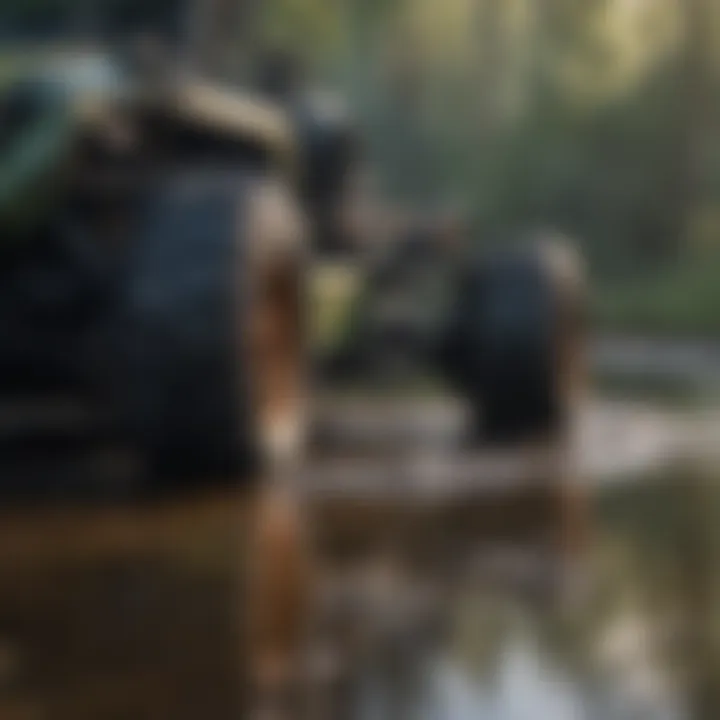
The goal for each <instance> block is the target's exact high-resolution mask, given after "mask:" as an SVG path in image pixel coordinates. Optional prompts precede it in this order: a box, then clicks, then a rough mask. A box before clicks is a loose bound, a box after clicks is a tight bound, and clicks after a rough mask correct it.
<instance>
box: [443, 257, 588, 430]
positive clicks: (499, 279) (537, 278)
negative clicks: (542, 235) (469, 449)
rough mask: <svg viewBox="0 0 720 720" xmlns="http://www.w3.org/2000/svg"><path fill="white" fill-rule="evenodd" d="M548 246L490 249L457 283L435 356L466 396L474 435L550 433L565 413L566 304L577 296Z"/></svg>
mask: <svg viewBox="0 0 720 720" xmlns="http://www.w3.org/2000/svg"><path fill="white" fill-rule="evenodd" d="M548 252H549V251H548V249H547V248H546V247H545V246H543V245H540V244H533V245H529V246H523V247H518V248H513V249H505V250H501V251H496V252H494V253H490V254H488V255H487V256H486V257H485V258H483V259H482V260H481V261H480V262H478V263H475V264H473V265H471V266H470V267H469V268H468V270H467V271H466V273H465V276H464V278H463V280H462V282H461V284H460V289H459V292H458V295H457V299H456V302H455V306H454V309H453V311H452V313H451V317H450V322H449V324H448V328H447V332H446V333H445V337H444V339H443V342H442V344H441V355H440V364H441V367H442V369H443V371H444V374H445V375H446V377H447V378H448V379H449V381H450V382H451V384H452V385H454V387H455V388H456V390H457V391H458V392H459V393H460V394H461V395H463V397H465V398H466V399H467V401H468V402H469V404H470V406H471V408H472V412H473V416H474V422H475V428H474V430H475V432H474V436H475V437H476V438H479V439H482V440H483V441H487V442H500V443H503V442H518V441H521V440H525V439H530V438H533V437H537V436H544V435H548V434H552V433H556V432H558V431H560V430H562V429H563V428H564V427H565V426H566V424H567V421H568V419H569V418H568V411H569V408H570V405H571V403H570V398H569V397H568V392H569V390H568V387H569V384H568V383H567V382H566V381H567V379H568V377H567V374H568V373H570V372H571V371H572V369H571V368H570V367H569V366H568V364H567V362H566V361H567V357H566V355H567V353H566V352H565V350H566V347H567V340H568V337H569V335H570V334H571V333H573V332H574V330H575V328H574V327H570V324H569V322H568V321H569V319H570V318H571V317H574V316H575V312H574V310H576V309H577V308H575V307H571V306H574V305H576V304H578V303H579V302H580V300H579V298H578V297H577V296H576V294H575V293H569V292H567V290H568V287H567V286H568V284H569V283H570V279H569V278H568V277H565V276H563V275H562V274H561V273H559V272H557V271H556V269H555V268H554V266H553V263H552V262H550V261H549V256H548ZM572 282H573V283H574V282H575V279H573V280H572ZM569 310H573V312H568V311H569ZM573 340H574V338H573ZM570 363H572V358H570Z"/></svg>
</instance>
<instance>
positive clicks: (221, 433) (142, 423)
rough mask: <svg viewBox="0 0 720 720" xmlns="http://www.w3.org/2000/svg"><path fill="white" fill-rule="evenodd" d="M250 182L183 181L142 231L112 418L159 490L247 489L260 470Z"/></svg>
mask: <svg viewBox="0 0 720 720" xmlns="http://www.w3.org/2000/svg"><path fill="white" fill-rule="evenodd" d="M257 182H258V181H256V180H253V179H252V178H249V177H244V176H242V175H239V174H237V173H235V174H233V173H231V174H227V173H218V172H208V173H198V172H188V173H186V174H181V175H179V176H176V177H172V178H167V179H165V180H163V181H161V182H160V184H159V187H158V188H157V189H156V191H155V192H153V193H151V197H150V201H149V202H148V204H147V211H146V212H145V213H144V219H143V220H142V222H141V223H140V231H139V233H138V236H137V243H136V247H135V249H134V251H133V253H132V256H131V259H130V262H129V265H128V268H127V272H126V275H125V281H124V283H123V287H122V289H121V293H120V295H121V297H120V301H119V304H118V314H117V322H116V323H115V324H114V341H113V346H114V349H115V358H114V360H113V363H112V367H113V369H114V371H113V373H112V384H113V387H114V389H115V391H116V392H115V393H114V409H115V411H116V413H117V418H118V420H119V424H120V427H121V428H122V431H123V433H124V435H125V437H126V438H127V439H128V440H129V441H130V442H131V443H132V444H133V445H134V446H135V447H136V448H138V449H139V450H140V451H141V454H142V457H144V458H145V460H146V461H147V466H148V469H149V471H150V476H151V477H152V478H154V479H156V480H158V481H159V482H160V484H163V481H165V482H169V483H172V484H175V483H177V482H179V481H182V480H183V479H186V480H188V481H192V480H198V479H201V480H203V481H207V480H210V479H212V478H229V479H232V480H233V481H236V480H238V479H242V478H249V477H252V476H253V474H254V473H255V472H256V470H257V469H258V466H259V464H260V463H261V462H262V461H263V459H264V458H263V449H262V438H261V434H262V431H261V428H260V427H259V415H260V410H259V408H258V399H257V397H256V390H257V387H258V380H259V378H258V377H257V373H258V365H257V363H256V362H254V360H253V357H252V353H251V347H250V345H251V343H250V333H251V319H252V317H251V314H252V312H253V311H254V308H253V298H254V296H255V294H256V293H255V292H254V290H253V287H252V286H253V282H254V280H255V278H253V273H254V272H255V268H256V263H255V261H254V256H255V255H256V254H257V253H255V248H253V247H252V245H253V244H254V243H258V242H261V241H262V242H266V243H272V242H273V241H274V238H272V237H266V238H263V237H256V236H255V233H254V232H253V231H252V230H251V225H252V223H251V222H250V218H251V216H252V214H253V211H254V208H253V206H252V205H253V203H254V202H256V192H255V191H256V189H257V188H256V184H257Z"/></svg>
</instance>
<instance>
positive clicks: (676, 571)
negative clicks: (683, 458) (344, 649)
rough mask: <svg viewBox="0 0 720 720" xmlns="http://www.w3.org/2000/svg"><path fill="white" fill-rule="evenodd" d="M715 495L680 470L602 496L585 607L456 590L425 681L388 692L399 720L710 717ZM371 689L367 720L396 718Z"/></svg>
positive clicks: (713, 703) (707, 484) (714, 703)
mask: <svg viewBox="0 0 720 720" xmlns="http://www.w3.org/2000/svg"><path fill="white" fill-rule="evenodd" d="M717 499H718V496H717V492H716V490H715V488H714V486H713V484H712V482H711V481H708V480H707V479H705V480H703V479H702V478H701V476H699V475H698V474H697V472H696V471H695V470H691V469H690V468H686V469H684V470H683V469H679V470H677V471H676V472H675V473H673V474H671V475H669V476H668V475H665V476H663V477H659V478H654V479H650V480H648V479H646V480H645V481H642V482H640V481H637V482H632V483H627V484H614V485H613V486H612V487H609V488H608V489H607V490H605V491H604V492H603V493H601V494H600V495H599V496H598V497H597V499H596V517H597V521H598V533H597V540H596V544H595V547H594V549H593V552H592V557H591V558H590V559H589V565H590V567H591V569H592V575H593V577H594V579H595V582H594V588H593V592H592V594H591V595H590V596H589V599H588V602H587V603H586V604H584V605H583V606H582V607H581V608H576V609H575V611H574V612H573V613H569V614H568V613H562V612H558V611H554V610H552V609H551V608H548V607H545V608H542V607H539V606H538V605H537V604H534V603H528V602H526V601H523V600H522V599H520V598H518V597H516V596H514V595H513V594H510V593H504V592H499V591H495V592H492V593H488V592H484V593H472V592H468V593H466V594H464V595H463V596H462V597H461V598H460V599H459V600H458V601H457V602H456V603H454V611H453V615H454V621H453V627H452V632H451V634H450V638H449V642H448V644H447V647H446V650H445V651H444V652H443V653H442V654H441V656H440V657H434V658H433V660H432V668H431V672H430V673H427V672H425V674H423V672H422V671H421V672H420V673H419V674H418V676H417V678H416V679H417V680H418V682H417V683H416V685H415V686H414V688H413V689H412V690H408V689H407V688H400V687H395V688H394V689H395V691H396V692H398V693H399V694H403V693H405V694H408V695H410V696H411V699H412V701H413V703H414V704H415V707H413V709H412V711H411V712H409V713H408V712H406V714H405V715H404V717H408V718H413V720H414V719H415V718H418V719H423V720H424V719H425V718H437V719H438V720H465V719H466V718H467V719H468V720H469V719H470V718H483V719H488V720H545V719H548V720H565V718H567V719H568V720H570V719H572V720H585V719H587V720H596V719H597V720H636V719H637V720H640V719H642V720H684V719H686V718H687V719H688V720H710V718H717V717H719V716H720V715H719V714H718V713H720V704H718V694H717V691H716V689H715V686H716V685H717V683H716V682H715V680H716V678H720V673H719V672H718V671H719V670H720V663H718V655H717V647H718V645H717V644H716V643H715V638H714V631H715V630H716V629H717V627H718V620H720V613H716V612H715V588H716V584H717V572H716V570H715V567H714V547H715V546H716V544H717V540H718V537H719V534H718V532H717V530H716V527H717V526H718V522H717V521H718V519H720V513H719V512H718V504H717ZM425 670H426V669H425ZM385 679H386V680H387V679H388V678H387V676H386V678H385ZM387 684H389V685H390V686H391V687H390V690H389V691H388V688H387V687H386V688H385V689H384V690H385V693H386V694H387V693H388V692H390V693H392V690H393V688H392V682H389V683H386V685H387ZM367 693H368V694H370V695H372V696H373V697H372V698H371V699H370V700H367V699H366V702H365V705H364V708H363V713H362V714H361V717H362V718H363V720H366V719H367V720H375V719H376V718H377V719H378V720H380V718H386V717H387V718H391V717H392V718H395V717H399V716H398V715H397V712H396V711H394V710H391V704H388V703H387V701H386V702H385V704H382V703H381V698H382V692H380V691H379V690H378V689H377V688H374V689H369V688H368V689H367Z"/></svg>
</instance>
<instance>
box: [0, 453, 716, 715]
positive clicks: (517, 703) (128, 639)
mask: <svg viewBox="0 0 720 720" xmlns="http://www.w3.org/2000/svg"><path fill="white" fill-rule="evenodd" d="M608 454H610V455H611V454H612V449H609V450H608ZM245 509H246V505H245V501H244V499H243V497H242V496H235V495H230V494H227V493H225V494H217V495H214V496H212V497H205V498H202V499H196V500H193V501H188V500H184V501H178V502H175V503H171V504H160V503H156V504H154V505H152V506H149V505H146V506H144V507H125V508H115V509H111V508H110V509H104V510H98V509H94V510H92V509H85V510H73V511H54V512H51V511H43V512H40V511H34V512H30V511H23V513H20V512H19V511H16V512H14V513H9V512H6V513H3V514H2V516H1V517H0V528H1V529H2V530H1V534H0V536H1V539H2V542H1V543H0V718H2V720H26V719H32V720H35V719H36V718H37V719H38V720H46V719H47V720H56V719H57V720H66V719H67V720H104V719H105V718H107V719H109V720H125V719H127V720H131V719H132V720H136V719H144V718H147V719H148V720H151V719H152V720H155V719H156V718H173V720H176V719H179V720H196V719H197V720H224V719H225V718H228V719H229V718H237V717H240V710H239V707H240V705H239V703H240V690H239V667H240V645H241V643H240V639H239V627H238V609H239V607H240V605H241V602H242V592H241V585H240V566H241V557H242V553H241V548H242V527H243V525H244V523H243V519H244V513H245ZM593 509H594V516H595V520H596V532H595V538H594V541H593V545H592V549H591V553H590V555H589V557H588V559H587V562H586V564H585V569H586V570H588V576H589V578H590V579H591V581H592V583H591V585H592V591H591V592H590V593H589V595H588V600H587V602H585V603H583V604H581V605H580V606H579V607H578V608H575V610H574V612H573V613H570V614H560V613H557V612H555V611H553V609H552V608H551V607H549V606H545V605H543V606H541V605H539V604H538V603H537V602H534V601H532V600H528V599H527V598H522V597H520V596H518V595H517V594H515V593H513V592H510V591H501V590H500V589H498V588H488V587H485V588H484V589H482V590H469V589H467V590H463V591H462V592H460V593H459V594H458V595H457V597H456V598H455V599H454V600H453V602H452V603H451V609H450V611H449V613H448V617H449V620H450V622H449V623H448V627H447V628H446V631H447V632H446V635H445V636H444V637H443V638H442V642H440V644H439V646H433V649H432V651H430V650H428V651H427V652H425V651H424V650H423V648H422V647H420V646H419V647H418V648H417V649H416V650H414V651H413V652H412V653H411V655H410V657H409V658H408V659H407V660H406V666H405V667H403V668H402V669H401V670H402V671H401V672H399V673H396V674H392V675H391V674H389V673H387V672H385V671H379V672H375V673H373V672H372V670H373V669H375V670H377V669H378V668H377V667H376V668H373V666H372V665H371V666H370V672H368V673H366V674H364V675H363V678H362V682H361V683H360V693H359V695H358V697H357V701H356V702H355V704H354V706H353V707H352V708H346V709H344V710H343V713H344V714H346V715H347V716H348V717H353V718H361V719H362V720H366V719H367V720H376V719H377V720H384V719H385V718H388V719H392V720H397V719H398V718H403V717H404V718H408V719H413V720H414V719H415V718H417V719H418V720H421V719H422V720H425V719H426V718H428V719H429V718H433V720H435V719H437V720H464V719H465V718H468V720H469V718H488V719H490V720H525V719H526V718H527V720H545V719H546V718H547V719H548V720H564V719H565V718H568V720H570V719H572V720H575V719H579V720H584V719H585V718H587V719H588V720H595V719H596V718H597V720H636V719H637V720H640V719H644V720H645V719H646V720H666V719H667V720H675V719H677V720H684V719H685V718H687V719H688V720H696V719H697V720H714V719H715V718H718V717H720V699H719V698H718V690H720V642H716V640H718V639H719V638H720V633H719V632H718V631H719V630H720V611H716V609H715V608H716V607H720V604H718V603H717V599H718V595H717V589H718V579H720V571H719V570H718V568H717V563H716V560H717V554H716V549H718V548H720V529H718V528H720V493H719V492H718V491H717V490H716V488H715V485H714V481H713V479H712V478H707V477H700V476H699V475H698V474H697V473H696V472H694V471H690V470H689V469H677V468H676V469H675V470H674V471H672V472H670V471H667V470H654V471H653V474H652V475H651V476H650V477H643V478H642V480H641V481H639V480H638V478H637V477H634V478H629V479H628V482H614V483H611V484H608V485H606V486H599V487H596V488H595V489H594V497H593ZM448 532H452V530H451V529H448ZM450 544H452V543H450ZM343 716H344V715H343ZM332 717H333V720H335V718H336V717H342V716H341V715H337V714H336V715H333V716H332Z"/></svg>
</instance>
